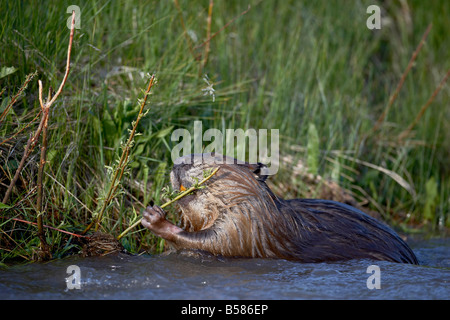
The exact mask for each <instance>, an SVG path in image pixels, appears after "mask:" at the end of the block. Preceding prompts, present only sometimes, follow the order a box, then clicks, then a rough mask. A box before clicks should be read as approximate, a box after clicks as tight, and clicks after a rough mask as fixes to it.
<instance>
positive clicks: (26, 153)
mask: <svg viewBox="0 0 450 320" xmlns="http://www.w3.org/2000/svg"><path fill="white" fill-rule="evenodd" d="M74 26H75V11H73V12H72V28H71V31H70V39H69V47H68V52H67V64H66V73H65V75H64V79H63V81H62V82H61V85H60V86H59V89H58V91H57V92H56V94H55V95H54V96H53V98H52V99H51V100H50V101H48V102H47V103H46V107H47V109H48V108H50V106H51V105H52V104H53V102H54V101H55V100H56V98H57V97H58V96H59V95H60V94H61V92H62V89H63V87H64V84H65V83H66V80H67V77H68V75H69V70H70V54H71V51H72V41H73V34H74V31H75V28H74ZM40 93H41V94H42V92H40ZM39 99H40V100H39V102H40V104H41V111H42V113H43V114H42V118H41V122H40V123H39V126H38V128H37V130H36V132H35V134H34V135H32V136H31V137H30V138H29V139H28V142H27V146H26V147H25V150H24V153H23V156H22V159H21V161H20V164H19V167H18V168H17V170H16V173H15V174H14V178H13V179H12V180H11V183H10V184H9V186H8V189H7V190H6V193H5V196H4V197H3V201H2V202H3V203H4V204H6V202H7V201H8V199H9V197H10V195H11V192H12V189H13V188H14V186H15V184H16V182H17V180H18V178H19V175H20V172H21V171H22V169H23V167H24V165H25V161H26V159H27V158H28V156H29V155H30V153H31V151H33V149H34V147H35V146H36V143H37V140H38V138H39V136H40V134H41V131H42V128H43V126H44V122H45V120H46V116H44V113H45V112H44V109H45V108H44V106H43V103H42V95H41V97H40V98H39Z"/></svg>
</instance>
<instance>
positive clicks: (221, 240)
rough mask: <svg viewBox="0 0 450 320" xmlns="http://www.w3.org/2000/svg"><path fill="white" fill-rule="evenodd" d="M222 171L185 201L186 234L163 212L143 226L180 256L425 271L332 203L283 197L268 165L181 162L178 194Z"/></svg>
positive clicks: (358, 214) (176, 172)
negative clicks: (405, 266) (373, 263)
mask: <svg viewBox="0 0 450 320" xmlns="http://www.w3.org/2000/svg"><path fill="white" fill-rule="evenodd" d="M216 167H220V169H219V171H218V172H217V173H216V174H215V175H214V176H213V177H212V178H211V179H210V180H208V182H207V187H206V188H204V189H200V190H197V191H195V192H194V193H192V194H189V195H187V196H185V197H183V198H181V199H180V200H178V204H179V206H180V208H181V211H182V214H181V225H180V227H178V226H176V225H174V224H172V223H171V222H170V221H168V220H166V219H165V216H166V213H165V212H164V210H163V209H161V208H160V207H158V206H153V207H151V206H149V207H147V208H146V209H145V210H144V212H143V219H142V225H143V226H144V227H146V228H147V229H149V230H150V231H152V232H153V233H154V234H156V235H157V236H159V237H161V238H163V239H165V240H167V241H168V242H169V243H170V244H172V245H173V247H174V248H175V249H177V250H181V249H189V250H199V251H206V252H208V253H210V254H213V255H217V256H224V257H250V258H277V259H286V260H295V261H300V262H305V263H311V262H328V261H339V260H349V259H373V260H385V261H392V262H400V263H411V264H418V261H417V258H416V256H415V255H414V252H413V251H412V250H411V249H410V248H409V247H408V245H407V244H406V243H405V242H404V241H403V240H402V239H401V238H400V237H399V236H398V235H397V234H396V233H395V232H394V231H393V230H392V229H391V228H390V227H388V226H386V225H385V224H383V223H381V222H379V221H378V220H376V219H375V218H372V217H371V216H369V215H367V214H365V213H363V212H362V211H360V210H358V209H356V208H354V207H352V206H349V205H346V204H343V203H340V202H336V201H331V200H320V199H293V200H284V199H282V198H280V197H278V196H276V195H275V194H274V193H273V192H272V190H271V189H270V188H269V187H268V185H267V184H266V182H265V181H266V179H267V175H265V174H264V172H263V171H264V170H263V169H264V168H266V167H265V166H264V165H263V164H261V163H257V164H251V163H247V162H241V161H237V160H236V159H233V158H230V157H227V156H223V155H219V154H214V153H212V154H194V155H188V156H184V157H181V158H179V159H177V160H176V161H175V164H174V166H173V169H172V171H171V174H170V180H171V184H172V186H173V188H174V189H175V190H180V189H181V190H183V189H184V188H189V187H191V186H192V185H193V184H194V183H195V181H200V180H202V178H203V173H204V171H205V170H209V169H214V168H216Z"/></svg>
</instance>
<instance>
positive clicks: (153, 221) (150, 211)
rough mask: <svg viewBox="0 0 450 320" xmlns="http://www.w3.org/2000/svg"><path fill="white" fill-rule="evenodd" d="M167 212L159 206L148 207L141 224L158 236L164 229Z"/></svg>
mask: <svg viewBox="0 0 450 320" xmlns="http://www.w3.org/2000/svg"><path fill="white" fill-rule="evenodd" d="M165 221H166V212H165V211H164V210H163V209H161V208H160V207H158V206H153V207H147V208H146V209H145V210H144V212H143V213H142V220H141V224H142V225H143V226H144V227H146V228H147V229H149V230H150V231H153V232H154V233H156V234H158V233H159V232H160V231H161V229H162V228H164V222H165Z"/></svg>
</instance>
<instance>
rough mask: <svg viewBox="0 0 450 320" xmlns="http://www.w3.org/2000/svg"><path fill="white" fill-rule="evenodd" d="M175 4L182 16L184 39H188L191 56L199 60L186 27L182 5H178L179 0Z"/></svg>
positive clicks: (175, 0)
mask: <svg viewBox="0 0 450 320" xmlns="http://www.w3.org/2000/svg"><path fill="white" fill-rule="evenodd" d="M174 3H175V7H177V10H178V13H179V15H180V22H181V27H182V28H183V32H184V37H185V39H186V42H187V43H188V47H189V51H190V52H191V54H192V56H193V57H194V59H197V58H196V56H195V52H194V49H193V47H192V42H191V39H190V38H189V34H188V32H187V29H186V25H185V24H184V19H183V12H182V11H181V8H180V4H179V3H178V0H174Z"/></svg>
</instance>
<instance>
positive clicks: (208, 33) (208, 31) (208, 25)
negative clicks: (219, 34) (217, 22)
mask: <svg viewBox="0 0 450 320" xmlns="http://www.w3.org/2000/svg"><path fill="white" fill-rule="evenodd" d="M213 5H214V1H213V0H209V9H208V19H207V23H206V39H209V38H210V37H211V21H212V10H213ZM210 43H211V42H210V41H208V42H207V43H206V46H205V51H204V53H203V61H202V63H200V67H199V70H198V76H199V77H200V76H201V75H202V73H203V69H204V68H205V67H206V64H207V63H208V56H209V51H210Z"/></svg>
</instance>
